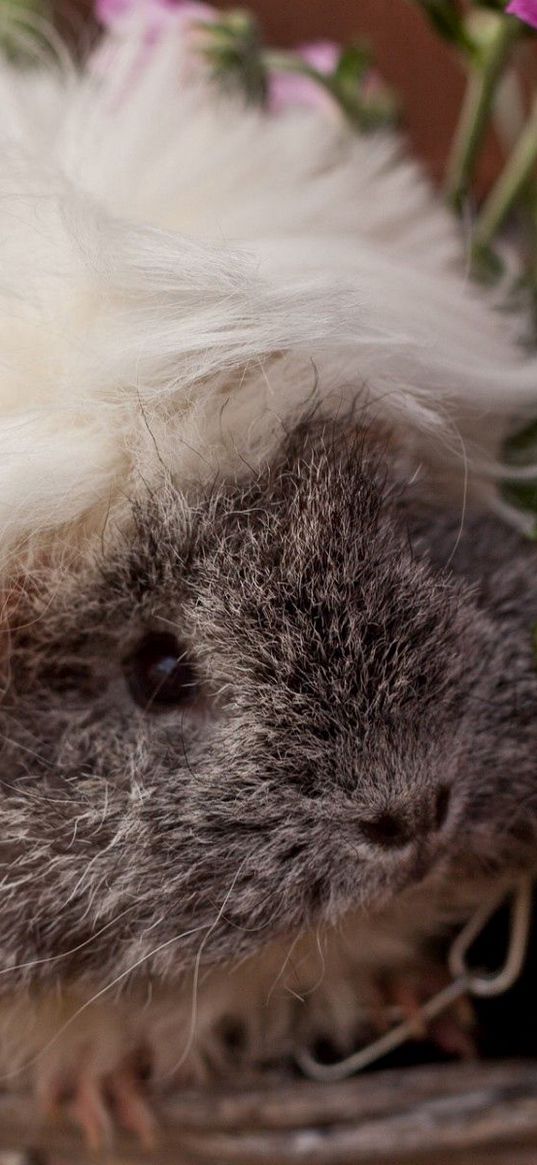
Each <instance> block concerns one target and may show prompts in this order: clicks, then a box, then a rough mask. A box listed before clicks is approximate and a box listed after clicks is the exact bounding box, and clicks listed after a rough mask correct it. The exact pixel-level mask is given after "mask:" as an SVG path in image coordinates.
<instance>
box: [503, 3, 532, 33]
mask: <svg viewBox="0 0 537 1165" xmlns="http://www.w3.org/2000/svg"><path fill="white" fill-rule="evenodd" d="M505 11H506V12H510V13H511V15H512V16H518V17H519V18H520V20H525V21H526V24H531V25H532V26H533V28H537V0H511V3H510V4H508V5H507V8H506V9H505Z"/></svg>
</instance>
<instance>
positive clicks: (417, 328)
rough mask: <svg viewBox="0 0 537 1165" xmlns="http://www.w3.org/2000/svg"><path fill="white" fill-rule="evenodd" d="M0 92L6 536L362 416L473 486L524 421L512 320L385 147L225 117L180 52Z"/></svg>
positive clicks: (94, 61)
mask: <svg viewBox="0 0 537 1165" xmlns="http://www.w3.org/2000/svg"><path fill="white" fill-rule="evenodd" d="M127 33H128V34H126V35H125V37H123V38H122V39H121V41H120V42H118V43H117V44H112V43H110V44H108V45H107V46H105V50H104V51H103V50H100V52H99V54H98V55H96V56H94V57H93V58H91V59H90V62H89V63H88V65H87V66H86V68H85V69H84V70H83V71H82V72H80V73H79V72H77V71H76V70H75V69H74V68H71V67H70V66H69V65H67V66H65V65H64V66H63V67H62V68H60V67H59V66H55V65H48V66H46V65H41V66H39V67H37V68H33V69H29V70H26V71H25V72H23V71H20V70H16V69H14V68H13V67H12V66H11V65H9V64H8V63H4V64H3V65H2V67H1V70H0V107H1V109H2V116H1V125H0V156H1V158H2V167H1V174H0V191H1V202H0V208H1V220H0V222H1V226H0V271H1V273H0V523H1V527H2V541H1V549H0V554H1V559H2V561H3V563H4V564H5V563H6V561H7V560H8V558H12V557H13V555H14V554H15V551H16V548H17V547H18V546H20V545H21V541H22V542H23V543H24V542H25V541H27V540H28V539H30V541H31V542H32V544H33V543H35V542H36V540H37V543H38V544H39V542H40V541H41V539H42V537H43V536H44V535H46V534H47V532H48V531H50V530H55V529H58V528H61V530H62V537H66V535H67V529H70V530H72V531H74V530H79V529H80V524H81V522H83V527H84V528H87V526H88V525H89V526H91V527H95V525H96V524H97V525H98V524H99V523H100V522H102V520H103V516H104V515H105V514H106V513H107V512H108V511H109V508H110V505H114V504H115V502H116V501H118V499H122V498H123V497H124V496H125V495H128V494H130V493H132V492H133V491H135V490H136V484H137V481H138V479H139V477H142V478H143V480H144V481H145V482H147V481H148V480H150V479H151V477H152V476H153V475H154V474H155V473H156V472H157V471H158V472H160V468H161V466H160V464H159V461H160V460H162V461H164V462H165V463H166V465H167V466H169V467H170V469H171V470H172V472H173V473H174V475H175V477H176V480H177V482H178V483H179V485H182V484H183V483H184V484H185V486H186V485H187V484H188V482H189V481H190V480H191V479H192V478H199V477H201V478H203V477H209V476H212V475H213V474H214V471H215V468H218V469H219V470H220V471H221V472H223V473H229V474H232V475H234V474H236V473H239V472H244V470H245V463H247V464H248V465H254V464H258V463H259V461H260V460H261V459H262V458H263V457H264V456H265V455H266V454H267V452H269V451H270V449H271V448H272V447H273V445H274V443H275V442H277V440H278V439H279V437H280V434H281V426H282V425H285V424H286V422H287V421H288V420H289V419H290V418H291V417H292V416H294V415H295V414H296V412H297V411H300V410H301V409H302V408H304V407H305V405H306V404H307V403H309V404H311V401H312V397H314V398H315V400H316V402H318V403H319V404H320V405H321V406H322V407H323V408H324V409H325V410H326V411H327V412H328V413H337V412H338V411H339V410H341V408H342V406H343V405H344V403H345V402H348V401H349V400H350V399H356V398H358V399H359V400H360V402H361V403H362V404H363V405H364V406H365V405H366V404H367V405H369V407H370V408H371V407H372V408H373V411H374V414H375V415H376V416H380V417H381V418H384V419H386V420H387V421H389V422H393V423H394V424H395V426H396V429H397V431H398V432H400V433H406V434H407V435H409V436H411V440H412V443H413V444H415V445H417V448H418V450H419V452H420V455H423V456H426V457H427V458H428V459H429V460H430V459H431V458H433V459H434V458H436V459H437V460H438V461H439V462H440V463H442V464H447V463H449V464H450V465H452V466H455V468H456V471H457V473H458V474H459V475H460V476H461V477H462V475H463V472H464V471H465V465H466V462H467V461H468V459H470V460H471V461H472V462H473V463H474V464H476V465H477V466H479V465H481V464H482V462H483V460H484V459H486V460H489V461H490V460H491V459H493V458H495V457H496V455H497V453H498V445H499V440H500V438H501V435H502V434H503V433H504V432H505V429H506V427H507V426H508V425H511V424H513V423H517V422H519V421H521V420H523V419H524V418H525V417H526V416H528V415H530V414H535V412H537V364H536V362H535V360H530V359H528V358H527V357H526V356H525V355H524V354H523V352H522V351H521V350H519V349H518V348H517V346H516V342H515V338H516V336H515V334H516V331H517V329H518V328H520V321H519V320H515V321H512V320H511V321H508V320H507V319H506V317H505V315H503V316H500V315H498V314H496V313H495V312H494V311H493V309H492V307H491V306H489V305H488V304H487V303H486V302H485V300H484V297H483V295H482V294H481V292H480V291H479V290H476V288H475V287H474V286H472V284H471V283H470V282H469V280H468V279H467V277H466V275H465V261H464V255H463V250H462V246H461V242H460V239H459V235H458V230H457V228H456V226H455V224H454V223H453V222H452V221H451V219H450V217H449V215H448V213H447V212H445V211H444V210H443V208H442V207H441V205H440V204H439V202H438V200H435V199H434V198H433V197H432V195H431V192H430V190H429V188H428V186H427V183H426V182H425V180H424V178H423V176H422V175H421V173H420V172H419V170H418V169H417V167H416V166H415V165H414V164H413V163H411V162H409V161H408V160H406V159H403V158H401V152H400V145H399V143H398V141H397V140H396V139H395V138H394V137H393V136H391V135H387V134H378V135H377V136H370V137H367V138H361V137H359V136H355V135H352V134H351V133H350V132H348V131H347V130H346V129H345V127H344V126H343V125H342V124H341V122H340V121H339V119H338V118H337V116H336V115H335V114H334V116H333V117H332V118H331V117H330V116H328V115H327V113H326V111H315V110H300V111H298V110H294V111H293V110H290V111H289V112H287V113H286V114H284V115H278V116H271V115H266V114H262V113H258V112H256V111H253V110H251V109H246V108H245V107H244V106H243V104H242V103H241V102H240V101H239V100H237V101H236V102H232V101H231V100H227V99H226V100H224V99H223V98H222V97H218V96H217V94H216V91H215V90H214V89H213V88H212V87H211V85H210V84H209V83H208V82H207V80H206V78H204V76H203V75H202V73H201V71H200V69H199V68H198V69H196V68H195V67H194V66H193V64H192V61H191V59H189V58H188V56H187V55H185V52H184V46H183V44H182V42H181V37H180V33H179V31H174V30H173V29H171V30H170V33H169V35H168V36H167V37H166V38H165V39H164V41H163V43H162V44H161V46H160V47H159V48H157V49H155V50H154V51H152V53H150V54H149V56H148V57H147V59H144V60H143V61H142V59H141V53H142V49H141V44H140V36H141V29H140V28H139V27H138V26H137V23H136V20H134V21H133V23H132V27H131V29H130V33H129V32H128V30H127Z"/></svg>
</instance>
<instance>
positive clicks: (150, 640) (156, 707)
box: [123, 632, 198, 712]
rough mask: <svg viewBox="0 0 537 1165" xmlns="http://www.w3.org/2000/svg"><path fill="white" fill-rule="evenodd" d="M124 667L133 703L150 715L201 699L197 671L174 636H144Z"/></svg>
mask: <svg viewBox="0 0 537 1165" xmlns="http://www.w3.org/2000/svg"><path fill="white" fill-rule="evenodd" d="M123 667H124V671H125V677H126V680H127V683H128V685H129V691H130V693H131V696H132V698H133V700H135V701H136V703H137V704H139V705H140V707H141V708H143V709H144V710H145V711H146V712H152V711H155V712H158V711H163V710H164V709H165V708H172V707H179V706H182V705H185V704H190V703H192V702H193V700H195V698H196V696H197V692H198V688H197V683H196V676H195V673H194V669H193V667H192V664H190V663H189V662H188V660H187V658H186V655H185V651H184V649H183V648H182V647H181V644H180V643H179V642H178V641H177V639H176V638H175V636H174V635H167V634H165V633H159V632H152V633H149V634H148V635H146V636H144V638H143V639H142V640H141V642H140V643H139V644H138V647H137V648H136V650H135V651H134V652H133V654H132V655H130V656H129V657H128V659H126V660H125V661H124V664H123Z"/></svg>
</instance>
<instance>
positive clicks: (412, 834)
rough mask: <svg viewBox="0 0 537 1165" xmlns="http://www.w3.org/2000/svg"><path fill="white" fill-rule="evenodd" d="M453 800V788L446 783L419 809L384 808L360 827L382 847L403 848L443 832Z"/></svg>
mask: <svg viewBox="0 0 537 1165" xmlns="http://www.w3.org/2000/svg"><path fill="white" fill-rule="evenodd" d="M450 800H451V793H450V789H449V788H448V786H447V785H442V786H441V787H440V788H439V789H438V790H437V792H436V794H435V795H434V796H433V797H432V798H430V799H428V800H427V801H426V802H424V803H423V804H422V805H421V806H420V807H419V809H418V810H417V811H416V810H415V809H414V808H413V809H412V812H411V813H410V812H409V811H405V810H403V809H391V810H383V812H382V813H378V814H377V816H376V817H370V818H368V819H367V820H361V821H360V822H359V825H360V830H361V832H362V834H363V836H364V837H365V838H366V839H367V841H370V842H372V843H373V844H374V845H377V846H380V847H381V848H382V849H400V848H402V846H405V845H407V844H408V843H409V842H411V841H416V840H417V839H418V838H423V837H425V836H427V835H429V834H431V833H439V832H440V830H441V829H442V828H443V826H444V825H445V823H446V821H447V817H448V813H449V806H450Z"/></svg>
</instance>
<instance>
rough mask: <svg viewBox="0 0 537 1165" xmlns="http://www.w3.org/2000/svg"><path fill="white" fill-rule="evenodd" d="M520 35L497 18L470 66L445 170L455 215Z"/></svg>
mask: <svg viewBox="0 0 537 1165" xmlns="http://www.w3.org/2000/svg"><path fill="white" fill-rule="evenodd" d="M519 35H520V30H519V25H518V22H517V21H516V20H511V19H509V18H505V17H503V16H502V17H500V18H498V24H497V26H496V28H495V29H494V31H493V32H492V33H491V34H490V36H489V37H488V38H487V42H486V44H485V45H483V47H482V49H481V52H480V54H479V56H478V58H477V60H474V62H473V63H472V65H471V71H470V75H469V78H468V83H467V87H466V93H465V97H464V102H463V107H462V112H461V117H460V121H459V125H458V127H457V132H456V134H455V140H454V143H453V149H452V153H451V158H450V162H449V166H448V174H447V184H446V187H447V189H446V192H447V197H448V201H449V202H450V204H451V205H452V207H453V208H454V210H456V211H457V212H458V213H460V212H461V210H462V209H463V207H464V203H465V200H466V198H467V196H468V192H469V190H470V186H471V181H472V177H473V173H474V168H475V163H476V160H477V157H478V155H479V152H480V150H481V146H482V143H483V138H484V136H485V133H486V131H487V128H488V124H489V118H490V114H491V110H492V106H493V103H494V98H495V94H496V86H497V84H498V81H499V80H500V77H501V75H502V72H503V68H504V65H505V62H506V60H507V57H508V54H509V51H510V49H511V46H512V45H513V43H514V41H515V40H516V39H517V38H518V36H519Z"/></svg>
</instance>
